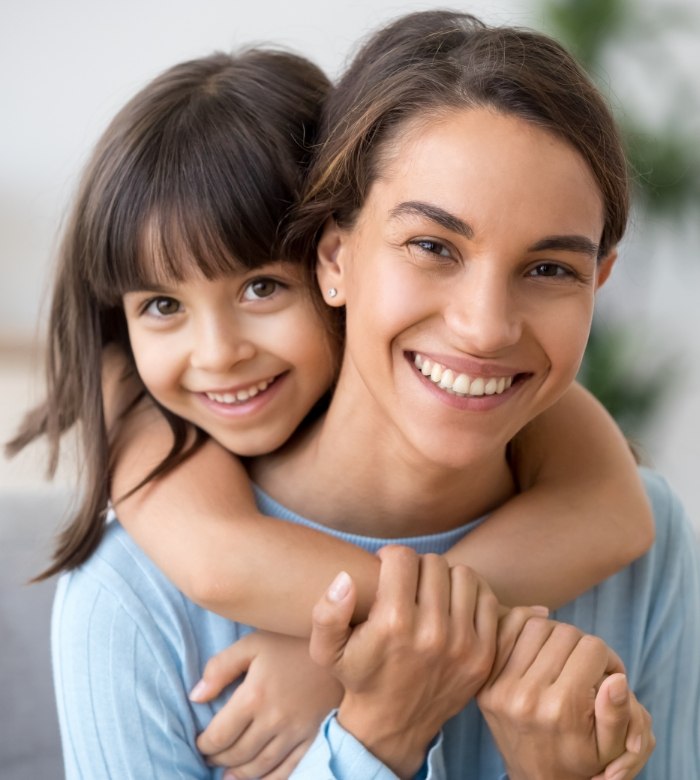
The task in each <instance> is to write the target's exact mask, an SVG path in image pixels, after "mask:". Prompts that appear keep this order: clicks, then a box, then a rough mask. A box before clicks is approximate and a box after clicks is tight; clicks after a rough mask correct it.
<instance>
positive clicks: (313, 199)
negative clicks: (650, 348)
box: [287, 11, 629, 266]
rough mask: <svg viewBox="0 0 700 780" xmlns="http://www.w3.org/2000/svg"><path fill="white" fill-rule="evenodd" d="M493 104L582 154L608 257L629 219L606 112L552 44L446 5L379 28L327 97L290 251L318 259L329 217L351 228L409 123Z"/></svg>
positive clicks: (616, 143)
mask: <svg viewBox="0 0 700 780" xmlns="http://www.w3.org/2000/svg"><path fill="white" fill-rule="evenodd" d="M478 107H488V108H492V109H494V110H496V111H500V112H503V113H505V114H509V115H514V116H517V117H520V118H523V119H525V120H526V121H528V122H532V123H534V124H536V125H538V126H539V127H542V128H544V129H546V130H548V131H550V132H552V133H554V134H556V135H557V136H559V137H560V138H563V139H564V140H565V141H567V142H568V143H570V144H571V145H572V146H573V147H574V148H575V149H576V150H577V151H578V152H579V153H580V154H581V156H582V157H583V158H584V160H585V161H586V163H587V164H588V166H589V167H590V169H591V171H592V173H593V176H594V177H595V180H596V182H597V183H598V186H599V188H600V191H601V194H602V196H603V202H604V209H605V222H604V228H603V234H602V236H601V240H600V256H601V257H602V256H604V255H605V254H607V252H608V251H609V250H610V249H611V248H613V247H614V246H615V245H616V244H617V243H618V241H619V240H620V239H621V237H622V235H623V233H624V230H625V227H626V223H627V218H628V209H629V192H628V174H627V166H626V161H625V155H624V151H623V148H622V145H621V142H620V138H619V135H618V131H617V128H616V125H615V121H614V119H613V117H612V114H611V112H610V110H609V108H608V106H607V105H606V103H605V101H604V100H603V98H602V96H601V95H600V93H599V91H598V90H597V89H596V87H595V86H594V85H593V84H592V82H591V81H590V79H589V78H588V76H587V75H586V73H585V72H584V71H583V69H582V68H581V67H580V66H579V65H578V64H577V62H576V61H575V60H574V59H573V57H572V56H571V55H570V54H569V53H568V52H567V51H566V50H565V49H564V48H563V47H562V46H561V45H560V44H558V43H557V42H556V41H554V40H552V39H551V38H549V37H547V36H545V35H542V34H540V33H537V32H534V31H532V30H524V29H519V28H514V27H490V26H488V25H486V24H484V23H482V22H481V21H480V20H478V19H476V18H475V17H473V16H471V15H469V14H464V13H458V12H452V11H426V12H418V13H414V14H409V15H407V16H404V17H402V18H400V19H398V20H397V21H395V22H393V23H391V24H389V25H388V26H386V27H385V28H383V29H381V30H379V31H378V32H377V33H375V34H374V35H373V36H372V37H371V38H370V39H369V40H368V41H367V43H366V44H365V45H364V46H363V47H362V48H361V49H360V50H359V52H358V54H357V55H356V57H355V59H354V60H353V62H352V63H351V65H350V66H349V68H348V69H347V71H346V72H345V74H344V75H343V77H342V79H341V80H340V82H339V83H338V85H337V86H336V88H335V89H334V91H333V94H332V95H331V96H330V97H329V99H328V101H327V102H326V104H325V109H324V117H323V122H322V130H321V136H320V141H319V144H320V146H319V152H318V154H317V155H316V157H315V161H314V164H313V166H312V169H311V171H310V174H309V177H308V179H307V187H306V190H305V195H304V197H303V199H302V202H301V205H300V207H299V209H298V212H297V216H296V219H295V221H294V222H293V224H292V227H291V230H290V232H289V236H288V240H287V247H288V250H289V251H290V252H291V253H292V254H294V255H295V256H305V257H307V258H308V259H309V260H310V262H311V265H312V266H313V264H314V254H315V253H314V247H315V242H316V239H317V237H318V234H319V231H320V230H321V228H322V226H323V224H324V222H325V221H326V220H327V219H328V218H329V217H332V218H333V219H335V221H336V222H337V223H338V224H339V225H340V226H341V227H349V226H351V225H352V223H353V221H354V219H355V218H356V216H357V214H358V212H359V210H360V209H361V207H362V205H363V203H364V201H365V198H366V197H367V194H368V192H369V188H370V187H371V185H372V183H373V182H374V181H375V180H376V179H377V177H378V176H380V175H381V170H382V162H383V159H384V155H385V153H386V152H387V151H391V146H392V142H393V140H394V139H395V138H396V137H397V135H398V134H399V133H400V132H401V131H402V129H403V128H405V127H406V125H407V123H408V122H420V121H423V122H429V121H430V120H431V118H434V117H439V116H443V115H444V114H445V112H447V111H450V110H458V109H464V108H478Z"/></svg>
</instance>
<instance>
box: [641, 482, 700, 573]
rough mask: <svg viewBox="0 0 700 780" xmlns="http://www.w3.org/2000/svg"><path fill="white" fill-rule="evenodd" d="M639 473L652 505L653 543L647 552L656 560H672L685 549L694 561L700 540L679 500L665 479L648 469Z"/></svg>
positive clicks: (699, 546)
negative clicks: (691, 554) (654, 528)
mask: <svg viewBox="0 0 700 780" xmlns="http://www.w3.org/2000/svg"><path fill="white" fill-rule="evenodd" d="M640 473H641V476H642V479H643V481H644V486H645V488H646V491H647V495H648V496H649V501H650V502H651V506H652V511H653V515H654V522H655V527H656V539H655V541H654V544H653V546H652V548H651V550H650V553H653V554H654V555H655V556H656V557H659V556H662V557H664V558H667V557H669V556H671V557H673V556H674V555H675V554H676V553H677V552H678V551H680V550H683V549H687V550H689V551H690V552H694V553H695V557H696V558H697V552H698V549H700V540H699V539H698V536H697V532H696V530H695V528H694V527H693V525H692V523H691V521H690V518H689V516H688V513H687V512H686V510H685V507H684V506H683V504H682V502H681V500H680V498H679V497H678V495H677V494H676V493H675V492H674V490H673V488H672V487H671V485H670V484H669V483H668V481H667V480H666V478H665V477H663V476H662V475H661V474H659V473H658V472H657V471H653V470H652V469H649V468H641V469H640Z"/></svg>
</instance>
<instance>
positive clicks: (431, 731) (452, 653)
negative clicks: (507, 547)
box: [310, 546, 498, 777]
mask: <svg viewBox="0 0 700 780" xmlns="http://www.w3.org/2000/svg"><path fill="white" fill-rule="evenodd" d="M379 555H380V558H381V562H382V564H381V570H380V574H379V587H378V590H377V597H376V601H375V603H374V605H373V606H372V608H371V610H370V613H369V617H368V619H367V621H366V622H365V623H362V624H360V625H358V626H357V627H355V628H354V629H352V628H351V627H350V620H351V615H352V611H353V607H354V602H355V592H354V584H353V583H352V581H351V580H350V578H349V577H348V575H346V574H344V573H343V574H341V575H339V576H338V578H336V580H335V581H334V583H333V584H332V585H331V587H330V588H329V590H328V592H327V593H326V595H325V596H324V597H323V598H322V599H321V600H320V601H319V602H318V604H317V605H316V607H315V608H314V613H313V629H312V634H311V643H310V652H311V656H312V658H313V659H314V660H315V661H317V662H318V663H319V664H321V665H323V666H325V667H327V668H328V669H330V670H331V671H332V672H333V674H334V675H336V677H337V678H338V679H339V680H340V682H341V683H342V684H343V687H344V688H345V695H344V697H343V700H342V702H341V704H340V708H339V711H338V722H339V723H340V725H342V726H343V728H345V729H346V730H347V731H349V732H350V733H351V734H353V735H354V736H355V737H356V738H357V739H358V740H360V742H362V743H363V744H364V745H365V747H366V748H367V749H368V750H369V751H370V752H372V753H373V754H374V755H375V756H376V757H377V758H379V759H380V760H381V761H383V762H384V763H385V764H386V765H387V766H389V767H390V768H391V769H392V770H393V771H394V772H396V774H398V775H399V776H400V777H412V776H413V775H414V774H415V773H416V772H417V771H418V770H419V769H420V767H421V765H422V763H423V761H424V757H425V753H426V750H427V747H428V745H429V743H430V741H431V740H432V739H433V737H435V735H436V734H437V733H438V732H439V730H440V728H441V727H442V725H443V723H444V722H445V721H446V720H448V719H449V718H450V717H452V716H453V715H454V714H455V713H457V712H458V711H459V710H460V709H462V707H464V705H465V704H466V703H467V702H468V701H469V699H471V698H472V697H473V696H474V694H475V693H476V691H478V690H479V688H480V687H481V686H482V685H483V683H484V681H485V680H486V678H487V677H488V675H489V672H490V670H491V665H492V663H493V658H494V654H495V650H496V626H497V622H498V603H497V601H496V598H495V596H494V595H493V593H492V592H491V590H490V588H489V587H488V585H486V583H484V582H483V581H482V580H481V579H480V578H479V577H478V576H477V575H476V574H475V573H474V572H472V571H471V570H470V569H467V568H466V567H465V566H455V567H454V568H452V569H450V568H449V567H448V565H447V563H446V561H445V560H444V558H442V557H440V556H438V555H425V556H421V557H419V556H418V555H417V554H416V553H414V552H413V551H412V550H410V549H408V548H405V547H398V546H392V547H386V548H384V549H383V550H381V551H380V553H379Z"/></svg>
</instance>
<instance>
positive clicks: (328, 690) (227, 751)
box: [190, 631, 342, 780]
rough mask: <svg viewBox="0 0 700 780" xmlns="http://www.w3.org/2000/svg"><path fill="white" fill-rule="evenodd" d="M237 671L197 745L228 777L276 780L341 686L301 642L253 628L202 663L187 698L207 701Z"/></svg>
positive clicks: (304, 744) (332, 703)
mask: <svg viewBox="0 0 700 780" xmlns="http://www.w3.org/2000/svg"><path fill="white" fill-rule="evenodd" d="M242 674H245V678H244V680H243V681H242V682H241V684H240V685H239V686H238V688H237V689H236V690H235V691H234V693H233V695H232V696H231V698H230V699H229V701H228V702H227V703H226V704H225V705H224V706H223V708H222V709H221V710H220V711H219V712H218V713H217V714H216V715H215V716H214V718H213V719H212V721H211V723H210V724H209V725H208V726H207V728H206V729H205V730H204V731H203V732H202V734H201V735H200V736H199V739H198V740H197V747H198V748H199V750H200V751H201V752H202V753H203V754H204V755H205V756H206V757H207V759H208V761H210V762H211V763H212V764H215V765H217V766H227V767H229V768H230V772H231V774H230V776H231V777H236V778H239V779H240V780H244V779H245V778H253V777H255V778H257V777H260V778H266V780H283V778H287V777H289V774H290V773H291V771H292V770H293V769H294V767H295V766H296V765H297V763H298V762H299V761H300V760H301V758H302V756H303V755H304V753H305V752H306V750H307V749H308V747H309V745H310V744H311V742H312V741H313V739H314V737H315V736H316V732H317V731H318V727H319V725H320V724H321V722H322V721H323V719H324V718H325V717H326V715H327V714H328V713H329V712H330V711H331V710H332V709H333V708H334V707H335V706H337V705H338V703H339V702H340V699H341V696H342V689H341V687H340V685H339V684H338V682H337V681H336V680H335V679H334V678H333V677H332V676H331V675H330V674H329V673H328V672H327V671H325V670H324V669H321V668H320V667H319V666H317V665H316V664H315V663H313V661H311V659H310V658H309V648H308V642H307V640H303V639H297V638H294V637H287V636H282V635H281V634H271V633H267V632H264V631H256V632H255V633H253V634H249V635H248V636H246V637H244V638H243V639H240V640H239V641H238V642H236V643H235V644H233V645H231V647H229V648H227V649H226V650H224V651H222V652H221V653H219V654H218V655H216V656H214V657H213V658H212V659H211V660H210V661H209V663H208V664H207V666H206V668H205V670H204V674H203V677H202V680H201V681H200V683H198V684H197V685H196V686H195V688H194V689H193V692H192V694H191V695H190V698H191V699H192V700H193V701H197V702H203V701H209V700H210V699H212V698H214V697H215V696H217V695H218V694H219V693H220V692H221V691H222V690H223V689H224V688H225V687H226V686H227V685H229V684H230V683H232V682H233V681H234V680H236V679H238V677H240V676H241V675H242ZM228 776H229V775H228V774H227V775H225V777H228Z"/></svg>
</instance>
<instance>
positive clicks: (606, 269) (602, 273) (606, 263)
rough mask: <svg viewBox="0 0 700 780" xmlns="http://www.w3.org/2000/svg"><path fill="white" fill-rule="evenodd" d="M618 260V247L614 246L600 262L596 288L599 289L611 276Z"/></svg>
mask: <svg viewBox="0 0 700 780" xmlns="http://www.w3.org/2000/svg"><path fill="white" fill-rule="evenodd" d="M616 260H617V247H613V248H612V249H611V250H610V251H609V252H608V254H607V255H605V257H604V258H603V259H602V260H601V261H600V262H599V263H598V272H597V278H596V282H595V288H596V290H599V289H600V288H601V287H602V286H603V285H604V284H605V282H607V280H608V277H609V276H610V274H611V272H612V269H613V266H614V265H615V261H616Z"/></svg>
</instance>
